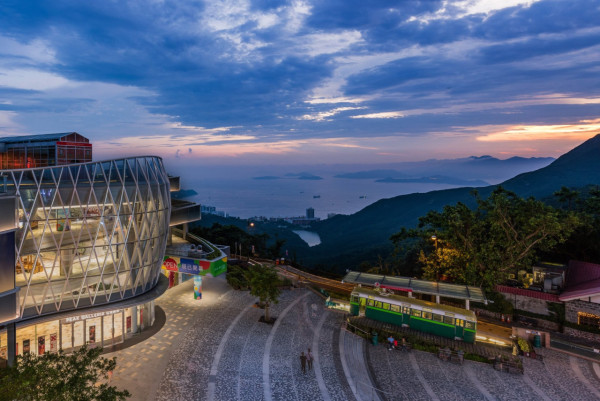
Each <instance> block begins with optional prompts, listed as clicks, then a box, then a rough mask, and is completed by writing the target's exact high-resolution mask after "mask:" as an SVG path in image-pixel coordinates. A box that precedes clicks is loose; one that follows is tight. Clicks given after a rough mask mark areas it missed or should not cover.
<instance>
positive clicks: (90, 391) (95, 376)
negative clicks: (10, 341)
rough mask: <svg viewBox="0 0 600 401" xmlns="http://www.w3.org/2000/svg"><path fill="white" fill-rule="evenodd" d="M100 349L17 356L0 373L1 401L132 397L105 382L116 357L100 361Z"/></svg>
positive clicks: (85, 400)
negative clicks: (14, 360) (11, 363)
mask: <svg viewBox="0 0 600 401" xmlns="http://www.w3.org/2000/svg"><path fill="white" fill-rule="evenodd" d="M101 352H102V349H101V348H92V349H88V348H87V347H86V346H84V347H82V348H80V349H79V350H77V351H75V352H74V353H72V354H69V355H67V354H65V353H64V352H63V351H62V350H60V351H59V352H58V353H54V352H47V353H45V354H44V355H41V356H35V355H32V354H25V355H23V356H18V357H17V360H16V362H15V365H14V366H12V367H9V368H6V369H3V370H1V371H0V399H3V400H4V399H5V400H32V401H54V400H63V401H88V400H97V401H116V400H125V399H126V398H127V397H130V396H131V394H130V393H129V392H128V391H127V390H123V391H120V390H118V389H117V388H116V387H115V386H111V385H110V383H109V381H108V378H109V372H112V371H113V370H114V369H115V367H116V365H117V361H116V357H115V358H112V359H107V358H101V357H100V354H101Z"/></svg>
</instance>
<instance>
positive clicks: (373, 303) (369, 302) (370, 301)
mask: <svg viewBox="0 0 600 401" xmlns="http://www.w3.org/2000/svg"><path fill="white" fill-rule="evenodd" d="M367 305H369V306H374V305H375V301H373V300H372V299H368V300H367Z"/></svg>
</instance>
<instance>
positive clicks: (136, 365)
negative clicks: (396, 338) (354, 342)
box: [106, 278, 355, 401]
mask: <svg viewBox="0 0 600 401" xmlns="http://www.w3.org/2000/svg"><path fill="white" fill-rule="evenodd" d="M203 290H204V292H203V297H204V298H203V299H202V300H201V301H196V300H194V299H193V296H192V284H191V283H190V282H186V283H183V284H182V285H179V286H177V287H175V288H173V289H171V290H169V291H167V293H166V294H165V295H163V296H162V297H161V298H160V299H158V300H157V305H158V306H160V307H161V308H162V309H163V310H164V311H165V313H166V316H167V321H166V324H165V326H164V327H163V329H162V330H161V331H160V332H158V333H157V334H156V335H155V336H153V337H152V338H149V339H147V340H145V341H143V342H141V343H139V344H136V345H135V346H132V347H130V348H127V349H124V350H121V351H117V352H113V353H110V354H107V355H106V356H109V357H110V356H117V362H118V363H117V364H118V368H117V369H116V370H115V373H114V375H113V384H116V385H117V386H119V387H122V388H127V389H128V390H129V391H130V392H131V393H132V394H133V397H132V400H209V399H210V400H281V399H286V400H310V401H317V400H323V401H330V400H331V401H336V400H354V399H355V398H354V396H353V394H352V391H351V389H350V386H349V385H348V384H347V381H346V378H345V374H344V371H343V368H342V363H341V358H340V347H339V338H340V325H341V323H342V321H343V318H342V315H340V314H338V313H336V312H331V311H328V310H326V309H324V308H323V307H322V305H323V301H322V299H321V298H320V297H319V296H317V295H316V294H314V293H313V292H311V291H308V290H304V289H295V290H286V291H283V293H282V295H281V298H280V302H279V304H277V305H274V306H273V307H272V308H271V315H272V316H274V317H277V320H276V322H275V324H273V325H268V324H265V323H261V322H259V318H260V317H261V316H262V315H263V313H264V311H263V310H261V309H258V308H254V307H252V306H253V305H254V302H255V298H254V297H252V296H250V295H249V294H248V293H247V292H240V291H232V290H229V287H228V286H227V284H226V283H225V281H224V280H223V279H221V278H216V279H213V278H206V279H205V280H204V281H203ZM308 348H312V351H313V354H314V356H315V361H314V367H313V369H312V370H308V371H307V373H306V374H303V373H302V372H301V369H300V358H299V356H300V352H301V351H304V352H306V351H307V350H308Z"/></svg>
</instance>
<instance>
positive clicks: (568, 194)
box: [554, 187, 579, 210]
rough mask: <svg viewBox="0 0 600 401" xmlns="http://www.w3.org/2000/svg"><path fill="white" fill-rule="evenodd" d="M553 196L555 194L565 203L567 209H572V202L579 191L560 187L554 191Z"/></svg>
mask: <svg viewBox="0 0 600 401" xmlns="http://www.w3.org/2000/svg"><path fill="white" fill-rule="evenodd" d="M554 196H556V197H557V198H558V200H559V201H560V202H561V203H566V204H567V209H568V210H572V206H573V202H574V201H576V200H577V198H578V197H579V191H573V190H571V189H569V188H567V187H561V188H560V190H558V191H556V192H554Z"/></svg>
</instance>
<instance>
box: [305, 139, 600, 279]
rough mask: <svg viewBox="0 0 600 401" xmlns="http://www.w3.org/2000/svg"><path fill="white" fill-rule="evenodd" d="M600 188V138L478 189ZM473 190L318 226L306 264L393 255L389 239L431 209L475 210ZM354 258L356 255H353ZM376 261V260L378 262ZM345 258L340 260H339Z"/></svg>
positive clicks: (423, 196) (387, 204) (412, 197)
mask: <svg viewBox="0 0 600 401" xmlns="http://www.w3.org/2000/svg"><path fill="white" fill-rule="evenodd" d="M585 185H600V135H596V136H595V137H593V138H591V139H589V140H587V141H585V142H584V143H582V144H581V145H579V146H577V147H575V148H574V149H572V150H571V151H569V152H567V153H565V154H563V155H562V156H560V157H559V158H558V159H556V160H554V161H553V162H552V163H550V164H549V165H548V166H546V167H543V168H540V169H538V170H535V171H531V172H527V173H522V174H519V175H517V176H516V177H513V178H511V179H509V180H506V181H503V182H502V183H501V184H498V185H490V186H486V187H479V188H476V189H477V191H478V193H479V194H480V196H481V197H482V198H486V197H487V196H489V194H490V193H491V192H492V191H493V190H494V189H495V188H497V187H498V186H502V187H503V188H506V189H508V190H510V191H513V192H515V193H517V194H518V195H519V196H522V197H529V196H534V197H537V198H542V197H547V196H551V195H552V194H553V193H554V192H555V191H557V190H559V189H560V188H561V187H563V186H566V187H582V186H585ZM474 189H475V188H473V187H462V188H455V189H446V190H439V191H431V192H427V193H414V194H408V195H400V196H397V197H393V198H388V199H382V200H379V201H377V202H375V203H373V204H371V205H369V206H367V207H365V208H364V209H362V210H360V211H358V212H356V213H354V214H352V215H347V216H342V215H338V216H335V217H333V218H331V219H327V220H324V221H321V222H318V223H316V224H314V225H313V229H314V230H315V231H316V232H317V233H318V234H319V236H320V237H321V244H320V245H317V246H315V247H312V248H311V249H310V251H309V252H308V253H307V254H306V255H305V257H304V261H303V262H304V263H306V264H308V265H313V266H314V265H319V264H321V265H322V264H325V263H329V264H330V266H331V268H332V269H333V270H335V269H338V270H339V269H344V268H345V267H344V266H337V265H332V264H331V255H332V254H335V255H336V259H337V260H340V261H342V262H340V263H343V261H344V260H351V258H352V257H355V258H357V257H359V256H358V255H366V254H371V255H370V256H371V258H370V259H371V260H373V259H374V257H375V258H376V256H377V255H373V254H372V253H373V252H377V250H379V251H380V252H384V251H389V250H391V242H390V241H389V237H390V236H391V235H392V234H394V233H396V232H398V231H400V230H401V229H402V228H403V227H406V228H410V227H414V226H416V224H417V223H418V219H419V217H421V216H423V215H425V214H426V213H427V212H428V211H429V210H441V209H442V208H443V207H444V206H445V205H450V204H456V203H457V202H462V203H465V204H467V205H468V206H474V205H475V202H476V200H475V197H474V196H473V195H472V192H473V190H474ZM353 255H354V256H353ZM373 256H374V257H373ZM338 257H339V258H338Z"/></svg>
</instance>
